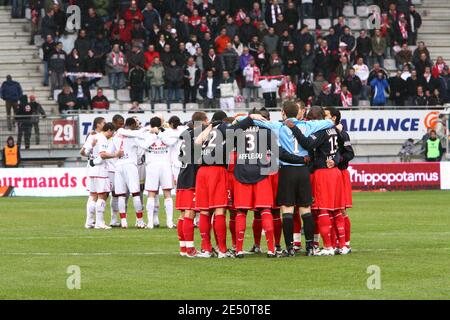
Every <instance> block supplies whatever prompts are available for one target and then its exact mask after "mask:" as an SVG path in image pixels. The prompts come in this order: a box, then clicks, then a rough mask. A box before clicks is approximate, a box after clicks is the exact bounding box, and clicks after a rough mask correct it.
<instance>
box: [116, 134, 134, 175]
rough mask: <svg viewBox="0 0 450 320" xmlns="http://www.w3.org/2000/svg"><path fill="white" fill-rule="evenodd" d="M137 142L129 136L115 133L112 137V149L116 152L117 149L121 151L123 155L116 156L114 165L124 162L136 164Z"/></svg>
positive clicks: (120, 164)
mask: <svg viewBox="0 0 450 320" xmlns="http://www.w3.org/2000/svg"><path fill="white" fill-rule="evenodd" d="M138 148H139V147H138V144H137V143H136V140H135V139H134V138H131V137H126V136H123V135H121V134H117V135H116V136H115V137H114V138H113V139H112V147H111V149H112V151H113V152H116V151H119V150H122V151H123V156H122V157H120V158H118V159H117V161H116V163H115V167H116V168H117V167H118V166H122V165H124V164H133V165H135V166H137V164H138Z"/></svg>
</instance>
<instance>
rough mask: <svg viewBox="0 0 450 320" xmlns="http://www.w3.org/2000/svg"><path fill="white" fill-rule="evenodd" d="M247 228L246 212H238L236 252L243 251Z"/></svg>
mask: <svg viewBox="0 0 450 320" xmlns="http://www.w3.org/2000/svg"><path fill="white" fill-rule="evenodd" d="M246 227H247V215H246V212H245V211H238V212H237V214H236V252H240V251H243V246H244V238H245V229H246Z"/></svg>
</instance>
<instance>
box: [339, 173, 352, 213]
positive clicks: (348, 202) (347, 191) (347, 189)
mask: <svg viewBox="0 0 450 320" xmlns="http://www.w3.org/2000/svg"><path fill="white" fill-rule="evenodd" d="M341 174H342V183H343V198H344V203H345V208H351V207H353V198H352V181H351V180H350V172H348V170H347V169H344V170H341Z"/></svg>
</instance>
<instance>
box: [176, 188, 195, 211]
mask: <svg viewBox="0 0 450 320" xmlns="http://www.w3.org/2000/svg"><path fill="white" fill-rule="evenodd" d="M175 208H176V209H177V210H195V189H184V190H183V189H181V190H177V194H176V198H175Z"/></svg>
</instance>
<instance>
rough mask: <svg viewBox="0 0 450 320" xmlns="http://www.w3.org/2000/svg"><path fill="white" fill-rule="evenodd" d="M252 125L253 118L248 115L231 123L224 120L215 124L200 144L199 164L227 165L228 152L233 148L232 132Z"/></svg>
mask: <svg viewBox="0 0 450 320" xmlns="http://www.w3.org/2000/svg"><path fill="white" fill-rule="evenodd" d="M252 125H253V120H252V119H251V118H249V117H247V118H245V119H244V120H242V121H240V122H238V123H236V124H233V125H232V124H229V123H226V122H219V123H217V124H215V125H214V127H213V129H212V130H211V132H210V133H209V135H208V137H207V139H206V140H205V141H204V142H203V144H202V150H201V159H199V164H200V165H202V166H224V167H225V166H227V164H228V162H229V158H230V153H231V151H233V149H234V133H235V132H236V131H237V130H239V129H240V130H246V129H248V128H249V127H250V126H252ZM227 135H228V136H227ZM230 144H231V145H230Z"/></svg>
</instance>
